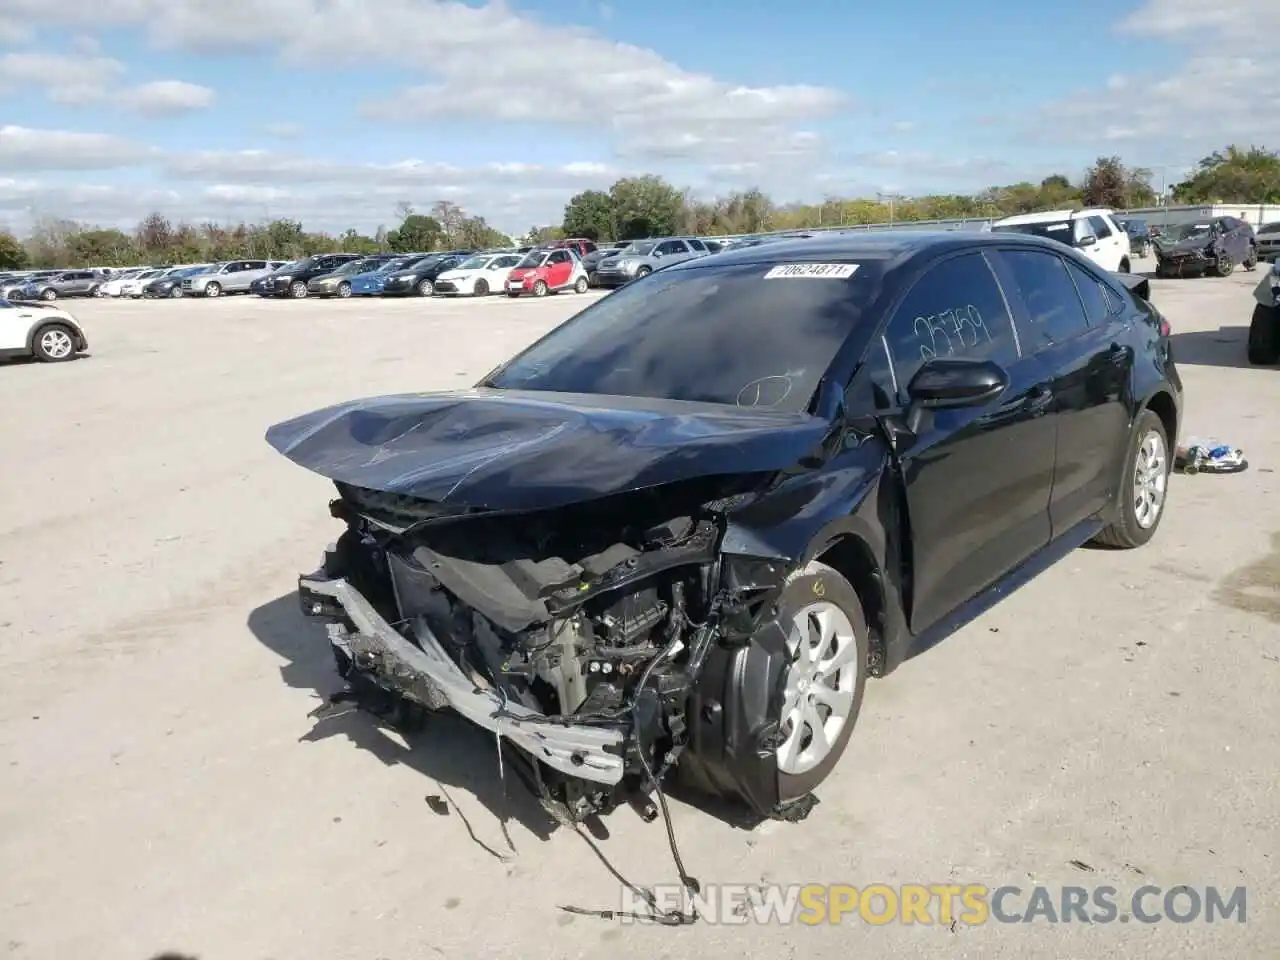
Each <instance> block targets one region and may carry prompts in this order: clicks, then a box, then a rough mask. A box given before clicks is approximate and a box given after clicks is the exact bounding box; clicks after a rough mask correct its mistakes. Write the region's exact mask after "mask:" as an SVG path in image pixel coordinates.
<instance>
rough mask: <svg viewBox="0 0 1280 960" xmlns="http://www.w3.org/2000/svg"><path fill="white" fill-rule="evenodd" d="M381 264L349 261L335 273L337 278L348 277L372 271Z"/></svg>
mask: <svg viewBox="0 0 1280 960" xmlns="http://www.w3.org/2000/svg"><path fill="white" fill-rule="evenodd" d="M381 262H382V261H380V260H372V261H370V260H348V261H347V262H346V263H344V264H342V265H341V266H340V267H338V268H337V269H336V270H334V271H333V272H334V274H335V275H337V276H342V277H348V276H350V275H351V274H353V273H364V272H365V271H366V270H372V269H373V268H374V267H375V266H377V265H378V264H379V263H381Z"/></svg>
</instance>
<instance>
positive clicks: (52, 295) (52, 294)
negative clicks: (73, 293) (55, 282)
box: [40, 287, 58, 303]
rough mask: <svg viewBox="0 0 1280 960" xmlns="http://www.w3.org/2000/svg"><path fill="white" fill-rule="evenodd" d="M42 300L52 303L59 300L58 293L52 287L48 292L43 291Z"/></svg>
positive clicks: (41, 292)
mask: <svg viewBox="0 0 1280 960" xmlns="http://www.w3.org/2000/svg"><path fill="white" fill-rule="evenodd" d="M40 299H41V300H46V301H48V302H50V303H52V302H53V301H54V300H57V299H58V291H57V290H54V289H53V288H52V287H50V288H49V289H48V290H41V291H40Z"/></svg>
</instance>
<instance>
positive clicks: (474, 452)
mask: <svg viewBox="0 0 1280 960" xmlns="http://www.w3.org/2000/svg"><path fill="white" fill-rule="evenodd" d="M830 429H831V425H830V424H829V423H828V422H827V421H826V420H823V419H821V418H819V417H815V416H812V415H810V414H807V413H782V412H774V411H768V410H759V409H751V408H739V407H727V406H724V405H721V404H709V403H690V402H685V401H674V400H658V399H650V398H636V397H604V396H586V395H577V394H559V393H544V392H535V391H509V390H490V389H474V390H466V391H457V392H450V393H433V394H402V395H396V396H388V397H377V398H373V399H367V400H356V401H352V402H349V403H343V404H339V405H338V406H334V407H328V408H326V409H323V410H318V411H316V412H314V413H309V414H305V415H304V416H301V417H297V418H295V419H293V420H287V421H285V422H283V423H279V424H276V425H275V426H273V427H271V428H270V429H269V430H268V431H267V436H266V439H267V442H268V443H269V444H271V446H272V447H274V448H275V449H276V450H278V451H279V452H280V453H282V454H284V455H285V456H286V457H288V458H289V459H290V460H292V461H293V462H294V463H296V464H298V465H299V466H301V467H305V468H307V469H308V470H311V471H313V472H315V473H318V474H320V475H321V476H324V477H328V478H329V479H331V480H335V481H338V482H341V483H347V484H351V485H352V486H357V487H365V488H368V489H373V490H381V491H385V492H387V493H397V494H403V495H407V496H412V497H419V498H421V499H424V500H432V501H436V502H440V503H449V504H455V505H458V506H467V507H480V508H488V509H494V510H530V509H547V508H551V507H557V506H564V505H566V504H569V503H575V502H579V501H583V500H589V499H593V498H596V497H600V496H605V495H608V494H611V493H621V492H624V491H627V490H635V489H640V488H643V487H651V486H656V485H658V484H662V483H670V482H674V481H679V480H690V479H694V478H696V477H707V476H715V475H724V474H741V473H758V472H772V471H776V470H782V469H786V468H788V467H791V466H794V465H795V464H796V463H797V462H798V461H799V460H801V459H802V458H804V457H805V456H806V455H808V454H810V453H813V452H814V451H815V450H816V449H817V448H818V447H819V446H820V445H821V443H822V441H823V440H824V438H825V437H826V435H827V434H828V432H829V431H830Z"/></svg>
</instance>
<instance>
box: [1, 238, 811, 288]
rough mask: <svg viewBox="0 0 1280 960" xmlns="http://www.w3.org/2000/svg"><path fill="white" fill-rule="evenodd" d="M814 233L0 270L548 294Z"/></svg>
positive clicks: (100, 281)
mask: <svg viewBox="0 0 1280 960" xmlns="http://www.w3.org/2000/svg"><path fill="white" fill-rule="evenodd" d="M794 236H807V234H786V235H767V236H760V237H745V238H739V239H736V240H733V241H720V240H709V239H705V238H699V237H657V238H650V239H645V240H632V241H620V242H616V243H608V244H603V245H598V244H596V243H595V242H594V241H591V240H587V239H583V238H571V239H567V240H558V241H554V242H552V243H547V244H543V245H539V246H526V247H511V248H501V249H493V250H479V251H477V250H445V251H435V252H430V253H427V252H423V253H408V254H391V253H380V254H373V255H362V254H354V253H325V254H317V255H315V256H311V257H305V258H303V259H302V260H296V261H292V262H288V263H286V262H283V261H279V260H257V259H249V260H229V261H224V262H220V263H187V264H178V265H176V266H155V267H137V268H131V269H127V270H117V271H114V272H113V273H111V274H107V273H105V272H103V271H101V270H90V269H83V270H67V271H62V272H58V271H44V272H40V273H34V274H24V275H22V276H9V277H7V278H6V277H4V276H3V275H0V299H7V300H16V301H46V302H49V301H54V300H58V299H61V298H65V297H91V296H98V297H131V298H136V299H176V298H181V297H209V298H216V297H221V296H226V295H230V294H238V293H240V294H256V295H258V296H261V297H281V298H290V299H302V298H304V297H321V298H324V297H334V298H346V297H362V296H365V297H367V296H382V297H396V296H419V297H429V296H478V297H482V296H488V295H490V294H506V295H507V296H509V297H519V296H525V295H528V296H534V297H541V296H546V295H547V294H551V293H558V292H560V291H569V290H572V291H575V292H578V293H585V292H586V291H587V290H588V289H589V288H591V287H617V286H620V285H622V284H624V283H627V282H628V281H630V280H634V279H637V278H639V277H643V276H646V275H647V274H649V273H652V272H653V271H654V270H656V269H658V268H659V267H664V266H670V265H672V264H676V263H681V262H683V261H685V260H689V259H692V258H694V257H703V256H708V255H709V254H712V253H717V252H719V251H720V250H723V249H726V248H736V247H741V246H750V245H755V244H759V243H765V242H769V241H771V240H778V239H787V238H789V237H794Z"/></svg>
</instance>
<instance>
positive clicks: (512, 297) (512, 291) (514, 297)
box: [507, 290, 520, 300]
mask: <svg viewBox="0 0 1280 960" xmlns="http://www.w3.org/2000/svg"><path fill="white" fill-rule="evenodd" d="M507 296H508V297H510V298H511V299H512V300H515V299H516V298H517V297H519V296H520V294H518V293H516V292H515V291H514V290H508V291H507Z"/></svg>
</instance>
